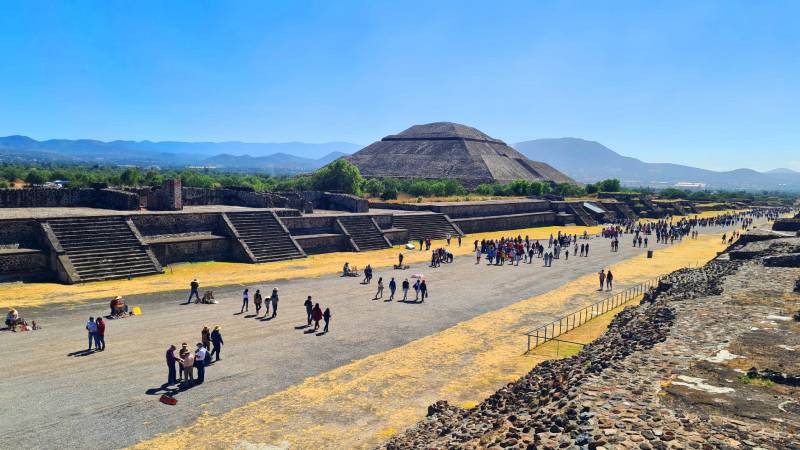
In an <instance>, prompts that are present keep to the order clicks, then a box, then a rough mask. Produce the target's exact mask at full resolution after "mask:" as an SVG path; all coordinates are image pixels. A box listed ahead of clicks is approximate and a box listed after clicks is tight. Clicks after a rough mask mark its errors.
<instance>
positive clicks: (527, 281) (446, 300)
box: [0, 227, 730, 448]
mask: <svg viewBox="0 0 800 450" xmlns="http://www.w3.org/2000/svg"><path fill="white" fill-rule="evenodd" d="M564 230H567V231H569V227H564ZM729 230H730V228H729ZM721 231H722V229H720V228H708V229H701V233H719V232H721ZM492 234H494V235H496V236H497V237H500V236H501V235H503V234H504V233H501V232H498V233H492ZM507 234H511V232H509V233H507ZM514 234H516V233H514ZM701 238H702V236H701ZM652 240H654V238H653V239H652ZM685 240H688V238H686V239H685ZM471 242H472V240H471V238H470V237H467V238H465V240H464V244H463V245H465V246H470V247H471V246H472V244H471ZM581 242H584V241H581ZM589 242H591V252H590V256H589V257H586V258H581V257H576V256H574V255H570V257H569V260H568V261H566V260H564V258H563V255H562V258H561V259H560V260H556V261H554V263H553V266H552V267H549V268H545V267H543V266H542V261H541V259H539V260H536V261H534V263H533V264H530V265H528V264H522V263H521V264H520V266H519V267H508V266H500V267H495V266H492V267H487V266H486V264H485V260H482V261H481V264H480V265H476V264H475V259H474V257H473V256H457V257H456V259H455V262H454V263H453V264H443V265H442V266H441V267H440V268H435V269H434V268H429V267H427V264H423V263H417V264H412V266H411V268H410V269H409V270H391V269H386V268H384V269H378V270H376V271H375V275H374V279H373V281H372V284H371V285H369V286H365V285H362V284H361V279H360V278H359V279H356V278H342V277H339V276H336V275H327V276H320V277H316V278H303V279H293V280H288V281H287V280H284V281H276V282H270V283H265V284H254V285H248V286H247V287H249V288H250V292H251V295H252V293H254V292H255V289H261V292H262V293H263V294H264V296H265V297H267V296H268V295H269V293H270V292H271V290H272V288H273V287H277V288H279V290H280V299H281V300H280V304H279V310H278V316H277V318H275V319H272V320H266V321H265V320H259V319H257V318H254V317H253V314H255V309H254V307H253V304H252V300H251V304H250V311H249V312H248V313H245V314H238V313H239V310H240V307H241V291H242V289H243V287H244V286H242V285H230V286H226V287H223V288H214V295H215V297H216V299H217V300H218V301H219V304H217V305H197V304H188V305H186V304H183V303H185V301H186V298H187V296H188V291H171V292H164V293H155V294H143V295H134V296H127V295H126V296H125V298H126V300H127V302H128V304H130V305H135V306H140V307H141V309H142V311H143V315H142V316H138V317H132V318H129V319H123V320H111V321H107V330H106V345H107V349H106V351H104V352H99V353H91V354H88V355H85V356H73V355H72V354H74V353H75V352H81V351H82V350H85V349H86V347H87V336H86V332H85V330H84V325H85V322H86V320H87V318H88V317H89V316H95V317H97V316H98V315H103V316H105V315H106V314H108V300H109V299H105V298H104V299H102V300H87V301H85V302H78V303H64V304H59V303H54V304H51V305H43V306H39V307H34V308H26V309H25V311H24V315H25V317H26V318H31V319H35V320H37V322H39V323H41V324H42V326H43V327H44V328H43V330H41V331H37V332H30V333H2V334H0V348H2V353H3V355H4V361H5V364H4V365H5V367H4V370H3V389H2V390H0V402H2V404H3V405H4V413H3V414H0V439H2V442H4V443H7V444H11V443H13V447H14V448H53V447H62V448H119V447H125V446H130V445H133V444H136V443H138V442H141V441H143V440H146V439H149V438H152V437H154V436H155V435H157V434H159V433H165V432H170V431H174V430H177V429H181V428H182V427H185V426H188V425H191V424H192V423H194V422H195V421H196V420H197V419H198V418H199V417H201V416H204V417H208V415H211V417H213V416H215V415H219V414H222V413H225V412H228V411H230V410H232V409H234V408H237V407H240V406H242V405H246V404H248V403H249V402H253V401H255V400H259V399H262V398H264V397H266V396H269V395H271V394H274V393H276V392H280V391H282V390H285V389H287V388H289V387H290V386H293V385H296V384H298V383H302V382H303V380H305V379H306V378H308V377H311V376H315V375H319V374H323V373H325V372H327V371H331V370H332V369H335V368H337V367H340V366H343V365H346V364H348V363H351V362H352V361H355V360H359V359H362V358H365V357H368V356H370V355H375V354H378V353H381V352H384V351H387V350H390V349H394V348H397V347H400V346H403V345H405V344H408V343H409V342H412V341H414V340H417V339H420V338H423V337H425V336H429V335H432V334H434V333H437V332H440V331H442V330H445V329H448V328H449V327H453V326H454V325H456V324H458V323H460V322H462V321H466V320H469V319H472V318H475V317H477V316H480V315H481V314H484V313H487V312H489V311H494V310H498V309H500V308H503V307H506V306H508V305H512V304H514V303H516V302H519V301H521V300H524V299H528V298H531V297H533V296H536V295H539V294H543V293H545V292H548V291H551V290H558V289H559V287H560V286H562V285H564V284H565V283H568V282H570V281H571V280H575V279H577V278H579V277H582V276H586V275H589V274H595V273H596V272H598V271H599V270H600V269H602V268H608V267H609V266H610V265H612V264H615V263H619V262H621V261H623V260H626V259H629V258H632V257H636V256H639V255H641V254H642V253H643V252H644V251H645V250H646V249H639V248H633V247H631V246H630V240H629V239H628V238H627V237H626V236H623V237H622V238H621V239H620V251H619V252H618V253H611V252H610V251H609V241H608V240H606V239H602V238H597V237H596V238H594V239H591V240H590V241H589ZM453 244H454V245H455V241H454V242H453ZM545 244H546V243H545ZM664 247H665V246H664V245H660V244H658V245H657V244H653V243H652V242H651V245H650V248H651V249H654V250H655V251H656V258H658V257H659V251H660V250H662V249H664ZM398 252H399V250H398ZM403 252H405V253H416V250H408V251H407V250H403ZM643 261H644V260H643ZM412 274H424V276H425V278H426V279H427V280H428V285H429V290H430V298H429V299H428V300H426V301H425V302H424V303H403V302H398V301H393V302H386V301H384V300H386V299H387V298H388V295H389V289H388V282H389V279H390V278H391V277H395V279H396V281H397V284H398V294H399V297H398V298H396V300H397V299H399V298H402V291H401V290H400V289H399V285H400V284H401V282H402V281H403V279H404V278H409V280H410V281H411V282H412V283H413V279H412V278H411V275H412ZM615 275H616V280H618V281H617V284H616V285H615V290H622V289H624V288H625V287H626V286H625V276H623V275H624V274H617V273H615ZM379 277H383V278H384V282H385V283H386V285H387V288H386V289H385V292H384V298H383V299H380V300H372V298H373V296H374V294H375V289H376V283H377V279H378V278H379ZM189 281H190V280H189V279H187V280H186V283H187V285H188V282H189ZM202 290H203V289H202V287H201V292H202ZM120 294H122V295H125V293H124V292H120ZM307 295H312V296H313V301H314V302H319V303H320V305H321V306H322V308H323V309H324V308H326V307H329V308H331V311H332V314H333V319H332V321H331V331H330V332H329V333H328V334H325V335H317V334H316V333H308V332H307V330H306V329H305V328H302V326H304V325H305V323H306V319H305V310H304V307H303V301H304V300H305V298H306V296H307ZM598 295H600V294H599V293H597V292H595V291H594V290H593V289H587V290H586V295H585V296H583V297H581V298H574V297H573V298H572V299H571V300H570V301H564V302H560V303H557V304H554V305H550V306H548V307H547V308H546V309H545V310H540V311H536V312H535V313H530V315H529V317H528V316H527V315H526V316H525V317H523V318H524V319H525V320H527V321H528V322H529V323H530V328H534V327H535V326H537V325H540V324H543V323H545V322H548V321H550V320H553V319H554V318H556V317H558V316H560V315H563V314H565V313H568V312H571V311H573V310H576V309H578V308H579V307H582V306H584V305H586V304H588V303H589V302H590V301H593V300H596V299H598V298H600V297H599V296H598ZM411 297H412V299H413V290H411ZM262 315H263V310H262ZM204 325H205V326H209V327H212V328H213V326H214V325H219V326H220V327H221V330H222V334H223V337H224V340H225V345H224V347H223V350H222V361H220V362H219V363H216V364H214V365H211V366H209V367H208V368H207V369H206V380H205V383H204V384H203V385H200V386H196V387H193V388H191V389H188V390H186V391H183V392H180V393H178V394H177V395H176V397H175V398H176V399H177V400H178V404H177V405H176V406H167V405H164V404H162V403H159V401H158V398H159V396H160V394H161V393H163V392H164V391H163V389H162V384H163V383H164V382H165V381H166V378H167V371H166V364H165V359H164V353H165V351H166V349H167V347H168V346H169V345H170V344H175V345H176V346H178V347H180V344H181V343H182V342H187V343H189V346H190V348H193V347H194V344H195V343H197V342H199V340H200V330H201V329H202V327H203V326H204ZM519 339H520V351H522V350H524V348H523V346H522V343H523V338H522V337H521V336H520V338H519ZM80 354H81V353H77V355H80ZM421 413H424V411H423V412H421ZM329 419H331V418H327V417H318V418H313V420H314V421H318V422H320V423H324V422H325V421H326V420H329ZM212 420H213V419H212ZM251 425H252V424H251ZM256 426H257V425H256ZM273 431H274V430H273ZM331 444H332V443H331Z"/></svg>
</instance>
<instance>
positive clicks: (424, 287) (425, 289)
mask: <svg viewBox="0 0 800 450" xmlns="http://www.w3.org/2000/svg"><path fill="white" fill-rule="evenodd" d="M419 293H420V295H422V300H421V301H423V302H424V301H425V297H427V296H428V284H427V283H425V280H422V283H420V285H419Z"/></svg>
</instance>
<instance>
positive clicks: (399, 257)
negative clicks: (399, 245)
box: [397, 253, 403, 269]
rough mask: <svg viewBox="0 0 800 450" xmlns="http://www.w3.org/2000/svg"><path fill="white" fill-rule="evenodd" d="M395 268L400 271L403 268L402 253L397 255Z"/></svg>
mask: <svg viewBox="0 0 800 450" xmlns="http://www.w3.org/2000/svg"><path fill="white" fill-rule="evenodd" d="M397 266H398V267H399V268H401V269H402V268H403V254H402V253H400V254H399V255H397Z"/></svg>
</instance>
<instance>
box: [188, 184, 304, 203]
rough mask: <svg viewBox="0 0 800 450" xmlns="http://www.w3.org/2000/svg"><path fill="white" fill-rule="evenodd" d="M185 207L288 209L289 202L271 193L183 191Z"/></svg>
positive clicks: (207, 190)
mask: <svg viewBox="0 0 800 450" xmlns="http://www.w3.org/2000/svg"><path fill="white" fill-rule="evenodd" d="M182 193H183V206H199V205H230V206H246V207H250V208H288V207H291V206H290V205H289V201H288V200H287V199H286V198H285V197H282V196H280V195H276V194H272V193H269V192H254V191H245V190H237V189H206V188H188V187H185V188H183V189H182Z"/></svg>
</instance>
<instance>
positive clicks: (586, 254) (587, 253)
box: [583, 244, 589, 257]
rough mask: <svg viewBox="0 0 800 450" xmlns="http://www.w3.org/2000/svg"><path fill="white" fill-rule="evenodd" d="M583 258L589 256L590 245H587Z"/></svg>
mask: <svg viewBox="0 0 800 450" xmlns="http://www.w3.org/2000/svg"><path fill="white" fill-rule="evenodd" d="M583 256H586V257H588V256H589V244H586V251H585V252H584V254H583Z"/></svg>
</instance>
